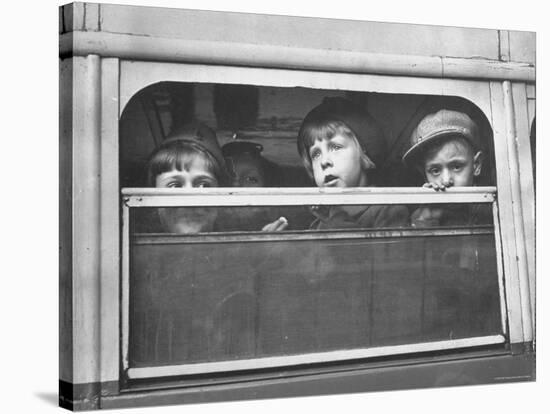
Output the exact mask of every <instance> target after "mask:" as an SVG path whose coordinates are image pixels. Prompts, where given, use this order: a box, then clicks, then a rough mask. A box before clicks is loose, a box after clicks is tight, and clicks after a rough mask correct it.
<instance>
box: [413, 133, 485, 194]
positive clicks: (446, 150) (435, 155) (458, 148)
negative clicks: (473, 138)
mask: <svg viewBox="0 0 550 414" xmlns="http://www.w3.org/2000/svg"><path fill="white" fill-rule="evenodd" d="M480 172H481V152H477V153H476V154H474V151H473V149H472V148H471V147H470V146H469V145H468V144H466V143H465V142H463V141H462V140H451V141H447V142H445V143H444V144H442V145H441V146H440V147H439V148H438V149H437V150H436V151H434V152H432V153H430V154H428V156H427V157H426V159H425V161H424V174H425V175H426V180H427V181H428V182H429V183H432V184H436V185H437V186H440V187H465V186H471V185H473V183H474V177H475V176H478V175H479V174H480Z"/></svg>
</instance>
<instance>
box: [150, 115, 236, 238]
mask: <svg viewBox="0 0 550 414" xmlns="http://www.w3.org/2000/svg"><path fill="white" fill-rule="evenodd" d="M147 177H148V182H149V185H150V186H151V187H164V188H187V189H189V188H202V187H220V186H228V185H230V176H229V174H228V172H227V169H226V165H225V161H224V158H223V156H222V152H221V149H220V146H219V144H218V140H217V138H216V134H215V133H214V131H212V130H211V129H210V128H209V127H207V126H206V125H204V124H201V123H198V122H193V123H191V124H187V125H185V126H183V127H182V128H180V129H178V130H176V131H174V132H172V133H171V134H170V136H169V137H168V138H167V139H166V140H165V141H164V142H163V143H162V144H160V145H159V146H158V147H157V148H156V149H155V150H154V151H153V153H152V154H151V156H150V157H149V162H148V164H147ZM158 217H159V219H160V223H161V226H162V229H163V230H164V231H167V232H170V233H199V232H206V231H213V230H214V229H215V227H216V218H217V209H216V208H203V207H200V208H194V207H171V208H159V209H158Z"/></svg>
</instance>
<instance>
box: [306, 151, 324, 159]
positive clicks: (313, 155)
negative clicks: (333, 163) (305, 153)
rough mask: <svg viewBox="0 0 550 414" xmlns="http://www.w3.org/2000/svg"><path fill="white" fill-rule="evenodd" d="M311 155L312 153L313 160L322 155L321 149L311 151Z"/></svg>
mask: <svg viewBox="0 0 550 414" xmlns="http://www.w3.org/2000/svg"><path fill="white" fill-rule="evenodd" d="M309 155H310V157H311V159H312V160H315V159H317V158H319V156H320V155H321V151H319V150H313V151H311V152H310V154H309Z"/></svg>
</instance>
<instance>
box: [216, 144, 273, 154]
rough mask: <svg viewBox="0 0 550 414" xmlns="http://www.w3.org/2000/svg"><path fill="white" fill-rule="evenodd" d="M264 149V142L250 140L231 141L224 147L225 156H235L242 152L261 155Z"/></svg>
mask: <svg viewBox="0 0 550 414" xmlns="http://www.w3.org/2000/svg"><path fill="white" fill-rule="evenodd" d="M263 149H264V147H263V145H262V144H257V143H255V142H250V141H231V142H228V143H227V144H225V145H224V146H223V147H222V153H223V156H224V157H233V156H235V155H241V154H253V155H260V153H261V152H262V150H263Z"/></svg>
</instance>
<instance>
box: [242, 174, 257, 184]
mask: <svg viewBox="0 0 550 414" xmlns="http://www.w3.org/2000/svg"><path fill="white" fill-rule="evenodd" d="M244 180H245V182H247V183H248V184H258V179H257V178H256V177H250V176H249V177H245V179H244Z"/></svg>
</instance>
